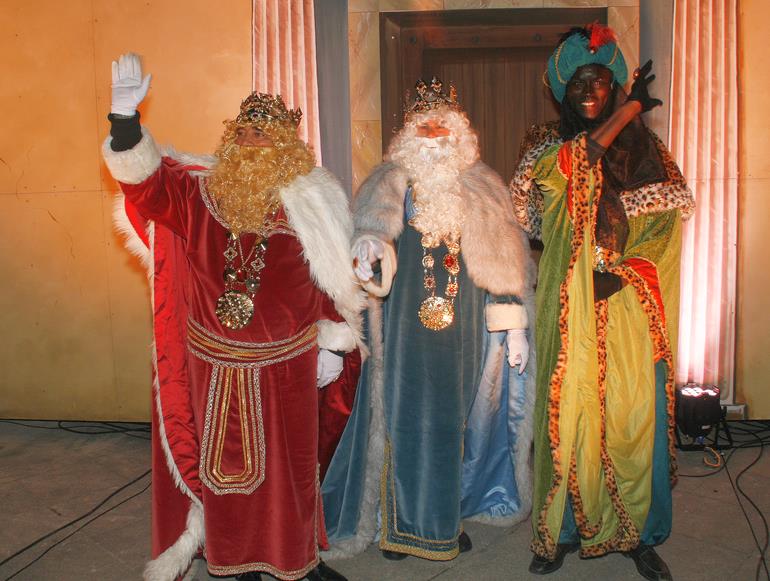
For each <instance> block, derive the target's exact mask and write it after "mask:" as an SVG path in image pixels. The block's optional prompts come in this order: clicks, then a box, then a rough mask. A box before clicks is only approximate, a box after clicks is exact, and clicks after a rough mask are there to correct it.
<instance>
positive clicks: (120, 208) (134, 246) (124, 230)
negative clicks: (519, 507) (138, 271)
mask: <svg viewBox="0 0 770 581" xmlns="http://www.w3.org/2000/svg"><path fill="white" fill-rule="evenodd" d="M112 225H113V227H114V228H115V230H116V231H117V232H118V234H120V235H121V237H122V238H123V244H124V245H125V247H126V249H128V251H129V252H130V253H131V254H133V255H134V256H136V257H137V258H138V259H139V261H140V262H141V263H142V266H143V267H144V269H145V270H146V271H147V275H148V277H149V276H151V275H152V272H151V271H150V267H151V266H152V262H153V260H152V251H151V250H150V249H149V248H148V247H147V245H146V244H145V243H144V241H143V240H142V239H141V238H140V237H139V234H137V232H136V230H135V229H134V225H133V224H132V223H131V220H129V219H128V215H127V214H126V201H125V196H124V195H123V194H122V193H120V192H118V193H116V194H115V197H114V198H113V200H112ZM149 227H150V223H149V222H148V223H147V228H148V229H149Z"/></svg>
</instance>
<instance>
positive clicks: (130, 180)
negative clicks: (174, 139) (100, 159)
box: [102, 127, 161, 184]
mask: <svg viewBox="0 0 770 581" xmlns="http://www.w3.org/2000/svg"><path fill="white" fill-rule="evenodd" d="M111 143H112V137H108V138H107V139H106V140H105V142H104V144H103V145H102V155H103V156H104V161H105V163H106V164H107V168H108V169H109V170H110V173H111V174H112V177H114V178H115V179H116V180H118V181H119V182H121V183H124V184H140V183H142V182H143V181H144V180H146V179H147V178H148V177H150V176H151V175H152V174H154V173H155V171H156V170H157V169H158V168H159V167H160V161H161V155H160V150H159V149H158V146H157V145H155V140H154V139H153V138H152V135H150V132H149V131H147V129H145V128H144V127H142V140H141V141H140V142H139V143H137V144H136V145H135V146H134V147H132V148H131V149H128V150H126V151H112V147H111V146H110V144H111Z"/></svg>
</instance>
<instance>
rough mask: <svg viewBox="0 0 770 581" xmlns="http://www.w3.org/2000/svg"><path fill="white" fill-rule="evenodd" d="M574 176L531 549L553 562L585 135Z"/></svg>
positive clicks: (583, 219) (586, 170)
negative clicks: (544, 485)
mask: <svg viewBox="0 0 770 581" xmlns="http://www.w3.org/2000/svg"><path fill="white" fill-rule="evenodd" d="M570 148H571V154H572V155H571V159H572V172H571V173H572V176H573V178H574V183H573V187H572V196H573V197H572V207H571V209H570V217H571V219H572V223H573V225H574V228H573V236H572V239H571V240H570V261H569V265H568V267H567V273H566V276H565V277H564V280H563V281H562V282H561V285H560V287H559V301H560V305H561V309H560V313H559V334H560V337H561V344H560V348H559V353H558V356H557V359H556V365H555V366H554V370H553V373H552V374H551V380H550V385H549V392H548V437H549V443H550V449H551V460H552V462H553V476H552V478H551V486H550V488H549V490H548V493H547V494H546V498H545V502H544V503H543V506H542V507H541V510H540V514H539V515H538V520H537V526H536V530H537V533H538V534H537V537H536V538H535V539H533V540H532V544H531V545H530V549H531V550H532V552H534V553H535V554H537V555H539V556H540V557H543V558H545V559H548V560H549V561H553V560H554V559H555V558H556V542H555V541H554V538H553V535H551V532H550V530H549V529H548V524H547V517H548V510H549V508H550V507H551V505H552V504H553V501H554V498H555V497H556V494H557V493H558V491H559V488H560V487H561V484H562V480H563V468H562V458H561V451H560V450H559V447H560V442H561V440H560V437H559V412H560V405H561V388H562V384H563V383H564V377H565V375H566V373H567V363H568V362H567V348H568V345H569V323H568V319H569V285H570V282H571V280H572V275H573V272H574V270H575V263H576V262H577V260H578V257H579V255H580V250H581V248H582V246H583V236H582V233H583V232H584V231H585V229H586V228H587V227H589V226H590V223H591V210H590V207H589V203H588V201H589V196H590V194H591V191H590V183H589V176H590V173H591V168H590V167H589V166H588V158H587V157H586V147H585V137H583V138H582V139H576V140H575V141H574V142H573V143H572V144H571V145H570Z"/></svg>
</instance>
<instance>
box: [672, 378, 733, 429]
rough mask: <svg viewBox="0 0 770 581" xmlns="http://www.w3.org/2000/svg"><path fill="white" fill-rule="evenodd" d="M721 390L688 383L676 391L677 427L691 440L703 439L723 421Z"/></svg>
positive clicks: (711, 386) (710, 386)
mask: <svg viewBox="0 0 770 581" xmlns="http://www.w3.org/2000/svg"><path fill="white" fill-rule="evenodd" d="M722 414H723V412H722V405H721V404H720V402H719V388H718V387H716V386H714V385H699V384H697V383H687V384H685V385H683V386H682V387H679V388H677V390H676V425H677V427H678V428H679V430H680V431H681V432H682V433H683V434H685V435H687V436H690V437H691V438H702V437H703V436H706V435H707V434H709V433H710V432H711V430H713V429H714V426H717V425H718V424H719V421H720V420H721V419H722Z"/></svg>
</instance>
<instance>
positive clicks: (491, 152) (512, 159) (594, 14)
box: [380, 8, 607, 182]
mask: <svg viewBox="0 0 770 581" xmlns="http://www.w3.org/2000/svg"><path fill="white" fill-rule="evenodd" d="M597 20H598V21H599V22H603V23H606V21H607V10H606V9H605V8H601V9H521V10H516V9H506V10H452V11H442V12H430V13H425V12H423V13H382V14H381V15H380V29H381V36H380V38H381V60H382V63H381V64H382V69H381V70H382V111H383V119H382V122H383V132H382V133H383V150H385V149H386V148H387V146H388V144H389V142H390V138H391V136H392V135H393V131H394V130H397V129H398V127H399V126H400V125H401V122H402V119H403V99H404V93H405V91H406V90H407V89H409V90H411V89H413V87H414V83H415V82H416V80H417V79H419V78H424V79H425V80H430V78H431V77H432V76H433V75H436V76H438V77H439V78H441V80H442V81H444V85H445V87H446V86H448V85H449V84H450V83H451V84H453V85H454V86H455V87H456V88H457V92H458V98H459V100H460V102H461V104H462V105H463V107H464V109H465V110H466V112H467V113H468V117H469V118H470V121H471V124H472V125H473V127H474V128H475V129H476V131H477V132H478V134H479V144H480V147H481V157H482V159H483V160H484V161H485V162H486V163H487V164H488V165H489V166H491V167H492V168H493V169H495V170H496V171H497V172H498V173H499V174H500V175H501V176H502V178H503V180H504V181H506V182H507V181H508V180H509V179H510V177H511V175H512V174H513V171H514V168H515V166H516V162H517V159H518V153H519V144H520V143H521V139H522V138H523V137H524V133H525V132H526V130H527V129H528V128H529V127H530V126H531V125H533V124H535V123H541V122H543V121H547V120H550V119H557V118H558V115H559V113H558V107H557V105H556V103H555V101H554V100H553V98H552V97H551V93H550V90H549V89H548V87H547V86H545V84H544V82H543V73H544V71H545V68H546V63H547V61H548V57H549V56H550V55H551V52H552V51H553V49H554V48H555V46H556V45H557V43H558V40H559V37H560V36H561V35H562V33H564V32H565V31H566V30H568V29H569V28H570V27H572V26H581V25H584V24H586V23H589V22H593V21H597ZM412 93H413V91H412Z"/></svg>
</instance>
